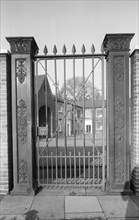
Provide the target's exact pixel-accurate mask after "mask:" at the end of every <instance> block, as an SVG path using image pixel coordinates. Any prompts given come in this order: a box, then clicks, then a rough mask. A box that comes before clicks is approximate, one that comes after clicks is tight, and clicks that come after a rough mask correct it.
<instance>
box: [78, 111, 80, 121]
mask: <svg viewBox="0 0 139 220" xmlns="http://www.w3.org/2000/svg"><path fill="white" fill-rule="evenodd" d="M77 118H78V119H79V118H80V110H77Z"/></svg>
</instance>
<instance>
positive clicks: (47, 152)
mask: <svg viewBox="0 0 139 220" xmlns="http://www.w3.org/2000/svg"><path fill="white" fill-rule="evenodd" d="M47 90H48V88H47V60H46V59H45V117H46V155H47V158H48V156H49V149H48V115H47V108H48V107H47V102H48V100H47ZM48 173H49V171H48V159H47V184H48V182H49V180H48V177H49V175H48Z"/></svg>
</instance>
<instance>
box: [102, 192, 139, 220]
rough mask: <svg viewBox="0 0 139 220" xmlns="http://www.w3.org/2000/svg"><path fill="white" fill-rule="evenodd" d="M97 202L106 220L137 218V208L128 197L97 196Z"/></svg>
mask: <svg viewBox="0 0 139 220" xmlns="http://www.w3.org/2000/svg"><path fill="white" fill-rule="evenodd" d="M98 200H99V202H100V204H101V207H102V209H103V211H104V213H105V216H106V217H107V218H108V219H126V218H128V219H134V218H136V219H138V218H139V208H138V206H137V205H136V204H135V203H134V202H133V201H132V200H131V198H130V196H99V197H98Z"/></svg>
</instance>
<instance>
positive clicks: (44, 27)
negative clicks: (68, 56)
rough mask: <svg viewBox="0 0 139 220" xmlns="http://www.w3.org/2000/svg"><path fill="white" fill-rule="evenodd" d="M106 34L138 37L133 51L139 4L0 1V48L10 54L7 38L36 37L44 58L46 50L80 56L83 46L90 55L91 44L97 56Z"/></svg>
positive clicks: (133, 1)
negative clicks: (63, 49) (74, 52)
mask: <svg viewBox="0 0 139 220" xmlns="http://www.w3.org/2000/svg"><path fill="white" fill-rule="evenodd" d="M107 33H135V36H134V38H133V39H132V41H131V45H130V48H131V50H133V49H135V48H137V47H138V45H139V1H138V0H126V1H122V0H116V1H115V0H97V1H95V0H82V1H79V0H74V1H72V0H63V1H60V0H56V1H54V0H51V1H48V0H43V1H42V0H32V1H30V0H18V1H15V0H10V1H8V0H0V37H1V38H0V48H2V49H7V50H10V46H9V43H8V42H7V41H6V39H5V37H16V36H33V37H34V38H35V40H36V42H37V45H38V47H39V54H43V49H44V46H45V45H46V46H47V48H48V53H49V54H52V53H53V46H54V45H56V46H57V50H58V53H59V54H61V53H62V48H63V45H64V44H65V45H66V47H67V53H71V49H72V45H73V44H75V46H76V51H77V53H81V48H82V45H83V44H84V45H85V47H86V53H90V50H91V45H92V43H93V44H94V45H95V51H96V53H100V48H101V44H102V42H103V39H104V37H105V35H106V34H107Z"/></svg>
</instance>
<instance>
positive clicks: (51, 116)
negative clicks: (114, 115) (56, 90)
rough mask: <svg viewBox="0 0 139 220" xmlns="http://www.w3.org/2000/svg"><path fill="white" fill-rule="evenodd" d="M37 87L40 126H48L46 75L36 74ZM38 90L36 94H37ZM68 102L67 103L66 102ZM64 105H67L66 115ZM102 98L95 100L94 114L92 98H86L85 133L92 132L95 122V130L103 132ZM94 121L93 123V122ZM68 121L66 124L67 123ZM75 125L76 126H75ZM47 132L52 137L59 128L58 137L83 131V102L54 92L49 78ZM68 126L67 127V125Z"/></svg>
mask: <svg viewBox="0 0 139 220" xmlns="http://www.w3.org/2000/svg"><path fill="white" fill-rule="evenodd" d="M36 88H37V91H38V112H39V113H38V121H39V127H46V99H45V94H46V93H45V75H38V76H36ZM37 91H36V95H37ZM56 100H57V111H58V113H57V115H58V119H57V120H58V121H57V123H56V103H55V102H56ZM64 103H66V104H64ZM64 106H66V107H65V108H66V115H65V110H64ZM102 117H103V114H102V100H95V102H94V114H93V111H92V99H86V100H85V133H86V134H92V132H93V128H92V126H93V123H94V128H95V132H102V129H103V127H102ZM104 117H105V119H104V121H105V124H104V127H105V125H106V101H104ZM92 121H93V123H92ZM65 123H66V124H65ZM74 125H75V126H74ZM47 126H48V128H47V130H48V131H47V133H48V137H51V136H52V135H53V134H54V133H55V131H56V129H58V137H59V138H60V137H61V138H62V137H64V135H65V132H66V136H72V135H73V134H74V133H75V132H76V135H79V134H81V133H83V102H82V101H78V102H75V103H74V102H73V101H72V100H70V99H66V101H64V99H63V98H62V97H61V96H57V99H56V97H55V95H53V94H52V91H51V88H50V85H49V81H48V80H47ZM65 126H66V127H65Z"/></svg>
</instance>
